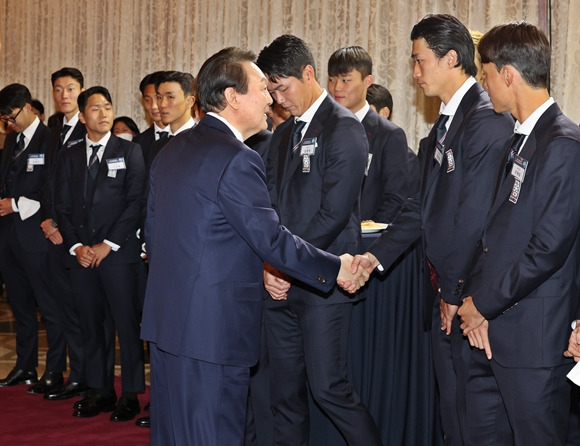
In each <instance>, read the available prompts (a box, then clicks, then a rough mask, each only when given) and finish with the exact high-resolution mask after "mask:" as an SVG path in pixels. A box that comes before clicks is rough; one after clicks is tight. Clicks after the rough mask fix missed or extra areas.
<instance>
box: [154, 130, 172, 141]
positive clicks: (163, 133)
mask: <svg viewBox="0 0 580 446" xmlns="http://www.w3.org/2000/svg"><path fill="white" fill-rule="evenodd" d="M155 133H157V139H156V141H159V140H160V139H163V138H165V137H166V136H167V134H168V133H169V132H164V131H161V130H157V131H156V132H155Z"/></svg>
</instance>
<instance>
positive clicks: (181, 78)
mask: <svg viewBox="0 0 580 446" xmlns="http://www.w3.org/2000/svg"><path fill="white" fill-rule="evenodd" d="M165 82H177V83H178V84H179V85H180V86H181V89H182V90H183V94H184V95H185V96H193V76H192V75H191V74H189V73H184V72H182V71H159V72H158V74H157V78H156V79H155V90H157V89H158V88H159V85H161V84H164V83H165Z"/></svg>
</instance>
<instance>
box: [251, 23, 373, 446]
mask: <svg viewBox="0 0 580 446" xmlns="http://www.w3.org/2000/svg"><path fill="white" fill-rule="evenodd" d="M257 64H258V66H259V67H260V68H261V69H262V71H264V73H265V74H266V76H267V77H268V90H269V91H270V94H271V95H272V96H273V98H274V100H276V102H278V103H279V104H280V105H281V106H282V107H284V108H285V109H286V110H288V111H289V112H290V113H291V114H292V116H293V118H290V119H288V120H287V121H286V122H284V123H282V124H280V125H279V126H278V127H277V128H276V131H275V132H274V134H273V136H272V140H271V143H270V149H269V151H268V159H267V165H266V172H267V178H268V189H269V191H270V199H271V202H272V207H273V208H274V209H275V210H276V212H277V213H278V215H279V216H280V221H281V223H282V224H283V225H284V226H286V227H287V228H288V229H289V230H290V231H293V232H295V233H296V234H297V235H299V236H300V237H302V238H304V239H305V240H307V241H309V242H310V243H312V244H313V245H315V246H316V247H318V248H320V249H325V250H327V251H329V252H333V253H340V252H358V251H359V250H360V246H361V227H360V224H361V220H360V212H359V195H360V190H361V186H362V181H363V178H364V172H365V166H366V164H367V159H368V141H367V138H366V136H365V131H364V127H363V126H362V125H361V123H360V122H359V121H358V119H356V117H355V116H353V114H352V113H351V112H349V111H348V110H346V109H345V108H344V107H341V106H340V105H338V104H337V103H336V102H335V101H334V99H332V98H331V97H329V96H328V93H327V92H326V90H324V89H323V88H322V87H321V86H320V84H319V83H318V81H317V80H316V71H315V68H314V57H313V56H312V53H311V52H310V50H309V48H308V46H307V45H306V43H305V42H304V41H303V40H302V39H300V38H298V37H296V36H292V35H288V34H286V35H283V36H280V37H278V38H276V39H275V40H274V41H273V42H272V43H271V44H270V45H268V46H266V47H265V48H264V49H263V50H262V51H261V52H260V54H259V56H258V60H257ZM264 282H265V285H266V290H267V291H268V293H269V296H267V298H266V299H265V300H264V317H265V327H266V341H267V346H268V356H269V359H270V376H271V377H272V379H271V399H272V411H273V413H274V436H275V442H276V443H277V444H278V443H279V444H307V443H308V438H309V411H308V389H310V392H311V393H312V396H313V397H314V400H315V401H316V403H317V404H319V405H320V407H321V408H322V410H323V411H324V413H325V414H326V415H327V416H328V417H329V418H330V419H331V420H332V422H333V423H334V424H335V425H336V426H337V428H338V430H339V431H340V432H341V434H342V435H343V436H344V438H345V439H346V441H347V443H349V444H364V445H369V446H370V445H378V444H381V439H380V437H379V432H378V430H377V427H376V425H375V422H374V420H373V419H372V417H371V415H370V414H369V412H368V410H367V409H366V407H365V406H364V405H363V403H362V402H361V400H360V398H359V396H358V395H357V394H356V392H355V391H354V389H353V387H352V384H351V383H350V382H349V380H348V376H347V371H346V370H347V344H348V332H349V328H350V319H351V314H352V306H353V303H354V302H357V301H359V300H361V299H362V298H363V296H362V295H360V294H359V295H356V296H354V297H353V296H349V295H347V294H345V293H344V292H343V291H342V290H340V289H338V288H336V287H335V288H333V289H331V290H330V291H326V292H320V291H317V290H314V289H312V288H311V287H310V286H308V284H305V283H303V282H302V281H301V280H300V279H299V278H298V277H291V276H287V275H285V274H283V273H280V272H279V271H278V270H277V269H276V268H275V267H272V266H271V265H268V264H266V266H265V272H264Z"/></svg>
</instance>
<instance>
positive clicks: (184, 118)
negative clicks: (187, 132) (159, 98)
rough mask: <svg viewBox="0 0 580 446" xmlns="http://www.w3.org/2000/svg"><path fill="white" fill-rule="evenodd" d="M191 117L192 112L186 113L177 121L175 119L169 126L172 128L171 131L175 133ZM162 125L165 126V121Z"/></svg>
mask: <svg viewBox="0 0 580 446" xmlns="http://www.w3.org/2000/svg"><path fill="white" fill-rule="evenodd" d="M190 119H191V113H186V114H185V115H183V116H182V117H181V118H179V119H178V120H177V121H173V122H171V123H169V128H170V129H171V133H173V134H175V132H177V131H178V130H179V129H180V128H181V127H183V126H184V125H185V123H186V122H187V121H189V120H190ZM160 127H163V123H161V125H160Z"/></svg>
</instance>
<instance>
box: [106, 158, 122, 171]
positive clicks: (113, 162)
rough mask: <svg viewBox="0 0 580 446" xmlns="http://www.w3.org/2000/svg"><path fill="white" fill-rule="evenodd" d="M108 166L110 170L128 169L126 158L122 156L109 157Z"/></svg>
mask: <svg viewBox="0 0 580 446" xmlns="http://www.w3.org/2000/svg"><path fill="white" fill-rule="evenodd" d="M107 167H108V169H109V171H111V170H122V169H126V168H127V166H125V158H123V157H121V158H111V159H108V160H107Z"/></svg>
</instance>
